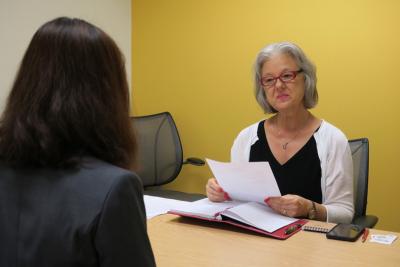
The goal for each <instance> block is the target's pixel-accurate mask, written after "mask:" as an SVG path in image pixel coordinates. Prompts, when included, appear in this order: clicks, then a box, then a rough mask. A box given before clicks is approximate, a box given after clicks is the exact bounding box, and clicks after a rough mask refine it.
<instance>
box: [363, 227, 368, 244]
mask: <svg viewBox="0 0 400 267" xmlns="http://www.w3.org/2000/svg"><path fill="white" fill-rule="evenodd" d="M368 234H369V229H368V228H365V229H364V233H363V236H362V240H361V241H362V242H363V243H364V242H365V240H367V238H368Z"/></svg>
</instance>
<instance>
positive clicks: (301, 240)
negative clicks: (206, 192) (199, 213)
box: [148, 215, 400, 267]
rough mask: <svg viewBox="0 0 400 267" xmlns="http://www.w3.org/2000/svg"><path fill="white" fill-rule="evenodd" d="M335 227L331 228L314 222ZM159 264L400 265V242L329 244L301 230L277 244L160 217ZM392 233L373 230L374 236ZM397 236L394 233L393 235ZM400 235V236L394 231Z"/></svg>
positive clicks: (153, 236)
mask: <svg viewBox="0 0 400 267" xmlns="http://www.w3.org/2000/svg"><path fill="white" fill-rule="evenodd" d="M309 224H314V225H319V226H325V227H332V224H326V223H322V222H313V221H311V222H309ZM148 233H149V236H150V240H151V243H152V247H153V251H154V255H155V258H156V262H157V266H159V267H163V266H171V267H179V266H190V267H192V266H218V267H220V266H230V267H235V266H237V267H250V266H267V267H270V266H291V267H293V266H319V267H321V266H322V267H326V266H335V267H342V266H378V267H381V266H400V240H396V241H395V242H394V243H393V244H392V245H382V244H377V243H370V242H369V240H367V241H366V242H365V243H362V242H361V238H360V239H359V240H357V241H356V242H345V241H337V240H330V239H327V238H326V237H325V234H320V233H313V232H306V231H300V232H299V233H297V234H295V235H294V236H292V237H290V238H289V239H287V240H284V241H282V240H276V239H273V238H269V237H265V236H262V235H258V234H255V233H252V232H249V231H245V230H240V229H238V228H236V227H233V226H229V225H222V224H221V225H220V224H218V223H210V222H204V221H201V220H196V219H190V218H181V217H178V216H175V215H161V216H158V217H155V218H153V219H151V220H149V221H148ZM376 233H381V234H382V233H384V234H389V232H385V231H379V230H375V229H372V230H370V235H371V234H376ZM392 234H393V233H392ZM394 234H396V235H397V236H399V233H394Z"/></svg>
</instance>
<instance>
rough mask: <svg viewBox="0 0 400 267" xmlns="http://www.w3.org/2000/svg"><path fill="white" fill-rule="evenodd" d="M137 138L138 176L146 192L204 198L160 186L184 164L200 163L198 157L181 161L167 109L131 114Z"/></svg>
mask: <svg viewBox="0 0 400 267" xmlns="http://www.w3.org/2000/svg"><path fill="white" fill-rule="evenodd" d="M131 119H132V121H133V125H134V128H135V131H136V134H137V138H138V171H137V172H138V175H139V176H140V178H141V180H142V183H143V186H144V193H145V194H146V195H152V196H159V197H165V198H172V199H177V200H184V201H195V200H199V199H202V198H204V197H205V196H204V195H202V194H192V193H185V192H179V191H173V190H166V189H163V188H162V185H164V184H167V183H169V182H171V181H173V180H174V179H175V178H176V177H177V176H178V174H179V173H180V171H181V169H182V165H184V164H192V165H196V166H202V165H204V164H205V162H204V161H203V160H201V159H198V158H187V159H185V160H183V152H182V144H181V140H180V138H179V133H178V129H177V128H176V125H175V122H174V120H173V119H172V116H171V114H170V113H169V112H162V113H158V114H153V115H148V116H138V117H132V118H131Z"/></svg>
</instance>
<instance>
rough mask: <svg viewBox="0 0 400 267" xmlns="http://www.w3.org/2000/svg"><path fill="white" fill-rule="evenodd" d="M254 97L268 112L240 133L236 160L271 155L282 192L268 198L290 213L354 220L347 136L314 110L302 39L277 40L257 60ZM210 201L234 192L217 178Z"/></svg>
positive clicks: (212, 181)
mask: <svg viewBox="0 0 400 267" xmlns="http://www.w3.org/2000/svg"><path fill="white" fill-rule="evenodd" d="M254 67H255V75H254V76H255V77H254V81H255V97H256V99H257V102H258V103H259V105H260V106H261V108H262V109H263V110H264V112H265V113H267V114H272V116H270V117H269V118H267V119H265V120H262V121H259V122H257V123H254V124H252V125H250V126H249V127H247V128H245V129H244V130H242V131H241V132H240V133H239V135H238V136H237V138H236V139H235V141H234V143H233V146H232V150H231V161H232V162H254V161H268V162H269V164H270V166H271V169H272V171H273V173H274V176H275V178H276V181H277V183H278V186H279V189H280V191H281V194H282V196H280V197H269V196H265V197H266V199H265V203H266V204H267V205H269V206H270V207H271V208H272V209H274V210H275V211H277V212H279V213H281V214H283V215H285V216H290V217H303V218H304V217H306V218H309V219H314V220H320V221H328V222H335V223H338V222H344V223H346V222H347V223H348V222H351V220H352V218H353V213H354V207H353V206H354V205H353V165H352V159H351V152H350V147H349V145H348V140H347V138H346V136H345V135H344V134H343V133H342V131H340V130H339V129H338V128H336V127H335V126H333V125H332V124H330V123H328V122H327V121H325V120H322V119H319V118H317V117H316V116H314V115H313V114H312V113H311V112H310V110H309V109H311V108H313V107H315V106H316V104H317V103H318V92H317V87H316V82H317V78H316V71H315V67H314V65H313V64H312V63H311V61H310V60H309V59H308V58H307V56H306V55H305V54H304V52H303V51H302V50H301V49H300V47H298V46H297V45H295V44H293V43H290V42H281V43H274V44H270V45H268V46H266V47H265V48H263V49H262V50H261V51H260V52H259V53H258V55H257V58H256V61H255V64H254ZM206 191H207V196H208V198H209V199H210V200H211V201H224V200H226V199H228V198H229V195H228V194H227V193H226V192H224V190H223V189H222V188H221V187H220V186H219V185H218V183H217V181H216V180H215V179H214V178H211V179H209V181H208V183H207V186H206Z"/></svg>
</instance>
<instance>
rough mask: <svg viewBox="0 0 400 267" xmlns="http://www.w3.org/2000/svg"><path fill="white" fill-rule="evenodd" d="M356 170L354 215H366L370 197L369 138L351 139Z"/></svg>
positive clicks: (354, 170)
mask: <svg viewBox="0 0 400 267" xmlns="http://www.w3.org/2000/svg"><path fill="white" fill-rule="evenodd" d="M349 145H350V149H351V155H352V158H353V172H354V213H355V214H354V216H355V217H358V216H362V215H365V212H366V209H367V197H368V168H369V166H368V164H369V145H368V139H367V138H361V139H354V140H349Z"/></svg>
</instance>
